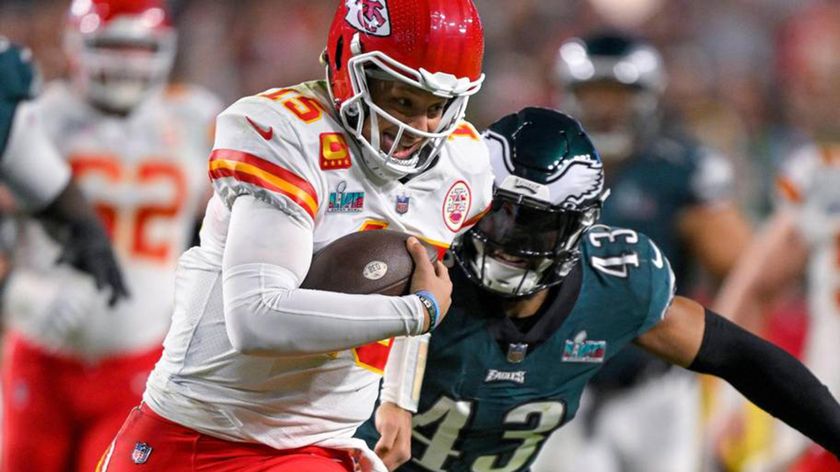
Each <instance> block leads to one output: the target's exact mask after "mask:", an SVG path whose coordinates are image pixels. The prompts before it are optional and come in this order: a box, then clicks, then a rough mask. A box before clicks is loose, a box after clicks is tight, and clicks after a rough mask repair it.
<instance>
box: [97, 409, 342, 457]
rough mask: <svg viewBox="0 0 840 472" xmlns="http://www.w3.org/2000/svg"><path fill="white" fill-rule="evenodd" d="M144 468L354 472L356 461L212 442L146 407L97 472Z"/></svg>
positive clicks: (314, 451)
mask: <svg viewBox="0 0 840 472" xmlns="http://www.w3.org/2000/svg"><path fill="white" fill-rule="evenodd" d="M141 445H142V446H141ZM143 451H145V453H144V452H143ZM144 470H145V471H159V470H165V471H167V472H353V470H354V462H353V458H352V457H351V455H350V453H349V452H346V451H338V450H333V449H325V448H321V447H314V446H310V447H304V448H300V449H289V450H278V449H273V448H271V447H269V446H266V445H264V444H254V443H239V442H233V441H225V440H224V439H218V438H214V437H212V436H208V435H206V434H201V433H199V432H197V431H194V430H192V429H189V428H187V427H185V426H181V425H179V424H177V423H173V422H172V421H169V420H167V419H165V418H163V417H161V416H160V415H158V414H157V413H155V412H154V411H152V409H151V408H149V407H148V406H146V405H145V404H144V405H140V407H138V408H135V409H134V410H133V411H132V412H131V414H130V415H128V419H126V420H125V423H124V424H123V427H122V429H120V432H119V433H118V434H117V437H116V438H115V439H114V442H113V444H112V445H111V446H110V447H109V448H108V450H107V451H105V454H104V455H103V456H102V461H101V463H100V464H99V467H97V469H96V472H142V471H144Z"/></svg>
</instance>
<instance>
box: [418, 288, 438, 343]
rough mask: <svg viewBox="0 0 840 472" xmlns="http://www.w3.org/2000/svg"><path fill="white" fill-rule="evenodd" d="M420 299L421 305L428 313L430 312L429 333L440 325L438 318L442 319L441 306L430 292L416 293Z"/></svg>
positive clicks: (420, 291) (419, 291) (421, 291)
mask: <svg viewBox="0 0 840 472" xmlns="http://www.w3.org/2000/svg"><path fill="white" fill-rule="evenodd" d="M414 294H415V295H417V296H418V297H419V298H420V303H422V304H423V306H424V307H426V311H427V312H429V329H428V330H427V331H426V332H427V333H428V332H429V331H431V330H433V329H435V328H437V325H438V318H439V317H440V305H438V302H437V300H436V299H435V296H434V295H432V292H430V291H428V290H418V291H417V292H414Z"/></svg>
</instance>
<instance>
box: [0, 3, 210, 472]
mask: <svg viewBox="0 0 840 472" xmlns="http://www.w3.org/2000/svg"><path fill="white" fill-rule="evenodd" d="M65 40H66V52H67V54H68V56H69V58H70V61H71V63H72V80H70V81H57V82H55V83H51V84H50V85H49V86H48V87H47V88H46V90H45V92H44V93H43V94H42V95H41V96H40V97H39V98H38V99H37V100H35V101H34V102H33V103H32V104H31V105H27V106H26V109H24V110H22V112H23V113H33V114H37V115H38V117H39V119H40V120H42V124H43V126H44V129H45V132H46V133H45V134H46V137H47V139H48V140H49V144H50V145H52V146H55V147H56V148H57V149H58V151H59V152H60V154H61V156H62V157H63V158H64V160H66V162H67V163H69V165H70V167H71V168H72V170H73V175H74V178H75V179H76V180H77V181H78V183H79V186H80V187H81V189H82V191H83V192H84V194H85V195H86V197H87V198H89V199H90V200H91V201H92V202H93V203H94V205H95V207H96V210H97V212H98V214H99V216H100V218H101V219H102V221H103V222H104V224H105V226H106V227H107V230H108V232H109V233H110V235H111V237H112V240H113V244H114V247H115V249H116V252H117V254H118V256H119V259H120V261H121V264H122V266H123V267H124V269H125V276H126V282H127V286H128V288H129V290H130V291H131V292H132V294H133V297H132V298H130V299H129V300H125V301H123V302H121V303H119V304H117V305H116V306H111V305H109V304H108V300H107V297H105V296H103V295H102V294H100V293H97V291H96V289H95V287H94V282H93V281H92V280H91V278H90V277H89V276H88V275H87V274H84V273H82V272H79V271H77V270H73V269H71V268H68V267H63V266H62V267H55V266H54V265H53V261H54V260H55V259H56V258H57V257H58V255H59V253H60V248H59V247H58V246H57V245H56V244H55V243H54V242H53V241H52V240H51V239H50V238H49V237H48V236H47V234H46V233H47V228H45V227H44V225H41V224H40V223H38V222H34V221H28V222H24V224H23V225H22V227H21V230H20V234H19V237H18V247H17V248H16V249H15V259H14V270H13V272H12V274H11V276H10V279H9V281H8V285H7V287H6V292H5V294H4V296H5V306H6V310H7V313H8V316H9V319H8V326H9V331H8V333H7V337H6V344H5V351H4V356H3V363H4V366H3V401H4V405H3V406H4V410H3V434H2V442H3V443H2V467H3V470H8V471H19V470H42V471H66V470H79V471H90V470H93V468H94V467H95V466H96V462H97V460H98V459H99V457H100V456H101V453H102V451H103V450H104V449H105V447H106V446H107V444H108V442H109V441H110V440H111V439H112V438H113V435H114V434H115V433H116V432H117V430H118V429H119V425H120V424H121V422H122V420H123V419H124V418H125V414H126V412H127V411H129V410H130V408H131V407H133V406H135V405H136V404H137V403H138V402H139V399H140V394H141V393H142V390H143V385H144V383H145V379H146V377H147V375H148V372H149V371H150V370H151V368H152V366H153V365H154V363H155V362H156V361H157V359H158V358H159V357H160V351H161V348H160V342H161V341H162V339H163V337H164V335H165V334H166V330H167V328H168V326H169V320H170V316H171V310H172V296H173V295H172V293H173V287H174V284H175V273H174V271H175V264H176V260H177V258H178V256H180V254H181V252H182V251H183V250H184V249H186V248H187V247H188V245H189V243H190V242H191V241H192V237H193V233H194V228H195V224H196V221H197V218H198V217H199V215H200V211H201V210H202V209H203V205H204V203H205V202H206V199H207V197H208V195H209V183H208V180H207V175H206V158H207V154H208V152H209V150H210V147H211V141H212V137H211V127H212V123H213V119H214V117H215V114H216V113H217V112H218V110H219V109H220V106H219V104H218V103H217V101H216V100H215V99H214V98H213V97H212V96H211V95H210V94H209V93H207V92H204V91H202V90H199V89H195V88H192V87H179V88H171V89H169V90H166V85H167V76H168V74H169V71H170V69H171V66H172V63H173V60H174V56H175V31H174V29H173V28H172V27H171V24H170V21H169V18H168V16H167V12H166V10H165V8H164V6H163V3H162V2H160V1H156V0H143V1H122V0H93V1H90V0H79V1H75V2H73V4H72V5H71V6H70V11H69V13H68V17H67V30H66V38H65ZM29 107H32V108H31V109H30V108H29ZM45 445H49V447H45Z"/></svg>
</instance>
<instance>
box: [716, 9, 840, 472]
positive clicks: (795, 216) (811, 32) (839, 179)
mask: <svg viewBox="0 0 840 472" xmlns="http://www.w3.org/2000/svg"><path fill="white" fill-rule="evenodd" d="M783 31H784V32H785V34H786V36H785V39H786V41H785V42H783V43H782V50H781V51H780V57H782V59H783V63H782V67H783V70H784V72H785V73H786V74H787V75H786V76H785V77H784V78H785V79H786V82H785V84H786V85H787V88H786V90H785V93H786V98H787V102H788V105H790V110H789V112H790V114H791V116H793V117H794V118H795V122H796V123H797V124H799V125H800V126H802V128H803V129H804V130H805V131H806V132H808V133H809V135H810V136H811V138H812V142H811V143H810V144H807V145H805V146H802V147H800V148H799V149H797V150H796V151H795V152H794V153H792V154H791V155H790V156H789V158H788V159H787V160H786V161H785V162H784V163H783V166H782V169H781V172H780V174H779V177H778V178H777V187H778V190H779V194H780V198H779V206H778V208H777V209H776V211H775V212H774V214H773V215H772V216H771V217H770V219H769V220H768V222H767V223H766V224H765V227H764V228H763V230H762V232H761V234H760V235H759V236H758V237H757V238H756V241H755V242H753V244H752V245H751V246H750V247H749V248H748V250H747V251H746V252H745V253H744V255H743V256H742V257H741V259H740V260H739V262H738V265H737V266H736V268H735V269H734V270H733V273H732V275H731V276H730V278H729V280H727V283H726V284H725V285H724V287H723V288H722V289H721V294H720V295H719V300H718V303H717V305H718V307H719V309H721V310H727V311H726V312H727V313H741V314H742V318H738V319H736V321H739V322H741V321H742V320H743V321H746V323H745V324H748V325H754V326H755V325H760V324H761V317H762V316H763V315H766V314H768V313H770V312H771V310H770V308H772V305H773V303H774V302H776V301H778V298H779V295H780V294H783V293H785V292H786V290H785V288H786V287H790V286H793V285H795V284H796V283H797V282H798V281H799V280H800V279H804V280H805V286H806V289H807V302H808V303H807V307H808V320H809V322H808V328H807V334H806V338H805V346H804V352H803V362H804V363H805V365H807V366H808V367H809V368H810V369H811V370H812V371H813V372H814V374H815V375H816V376H817V377H818V378H819V379H820V380H821V381H822V382H823V383H824V384H825V385H826V386H827V387H828V388H829V389H830V390H831V392H832V394H834V397H835V398H840V364H838V359H840V343H838V340H840V185H838V184H840V88H838V85H840V56H838V55H837V53H836V51H837V47H838V46H840V5H837V4H834V3H830V4H820V5H815V6H813V7H811V8H808V9H805V10H803V11H802V12H801V13H800V14H799V15H797V16H795V17H793V18H792V19H791V20H789V22H788V23H787V24H786V25H785V28H784V30H783ZM739 310H740V311H739ZM756 320H759V321H758V322H756ZM750 426H752V425H751V424H747V427H750ZM768 436H769V437H770V442H771V444H770V446H769V447H768V450H767V451H766V452H765V453H764V454H760V455H759V456H758V457H755V458H751V459H750V460H748V465H747V466H746V467H745V468H744V470H748V471H763V470H795V471H796V472H840V461H838V460H837V459H835V458H834V457H832V456H831V455H830V454H828V453H826V452H825V451H824V450H821V449H817V448H813V449H812V450H811V451H809V452H808V453H807V454H803V453H804V452H805V451H806V449H808V447H809V443H808V442H807V441H806V440H805V439H804V438H802V437H799V435H797V434H796V433H795V432H793V431H791V430H790V429H789V428H787V427H785V426H784V425H782V424H779V423H778V422H776V424H775V425H774V428H773V431H772V432H771V433H770V434H768ZM792 462H795V465H794V466H793V467H792V468H790V469H788V468H787V467H788V466H789V465H790V464H791V463H792Z"/></svg>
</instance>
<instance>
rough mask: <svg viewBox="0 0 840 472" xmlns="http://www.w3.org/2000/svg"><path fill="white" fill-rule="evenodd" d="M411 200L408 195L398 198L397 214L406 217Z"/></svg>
mask: <svg viewBox="0 0 840 472" xmlns="http://www.w3.org/2000/svg"><path fill="white" fill-rule="evenodd" d="M409 199H411V197H409V196H408V195H402V196H397V206H396V210H397V213H399V214H400V215H404V214H405V213H406V212H407V211H408V201H409Z"/></svg>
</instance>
